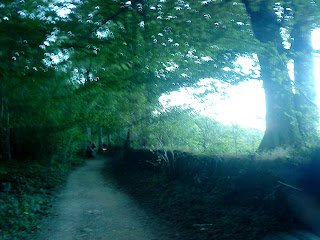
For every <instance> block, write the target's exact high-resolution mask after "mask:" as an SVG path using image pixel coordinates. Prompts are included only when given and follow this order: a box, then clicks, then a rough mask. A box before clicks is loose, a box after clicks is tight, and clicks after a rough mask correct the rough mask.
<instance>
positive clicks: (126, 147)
mask: <svg viewBox="0 0 320 240" xmlns="http://www.w3.org/2000/svg"><path fill="white" fill-rule="evenodd" d="M124 149H125V150H128V149H130V129H128V132H127V138H126V141H125V143H124Z"/></svg>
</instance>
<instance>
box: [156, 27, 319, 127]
mask: <svg viewBox="0 0 320 240" xmlns="http://www.w3.org/2000/svg"><path fill="white" fill-rule="evenodd" d="M312 41H313V47H314V49H315V50H320V29H316V30H314V31H313V36H312ZM254 58H255V57H254V56H253V59H254ZM253 59H249V58H242V57H241V59H240V60H239V61H237V63H236V64H239V65H241V68H242V71H243V72H244V73H249V72H250V71H253V72H254V73H255V74H258V73H257V72H259V68H258V67H255V66H254V60H253ZM293 64H294V63H293V62H290V63H289V64H288V69H289V75H290V77H291V78H292V79H293V77H294V74H293ZM315 78H316V88H317V89H320V54H315ZM212 80H213V79H202V80H200V84H198V87H199V88H181V89H180V90H179V91H175V92H171V93H169V94H163V95H162V96H161V97H160V99H159V101H160V103H161V104H162V105H163V106H164V107H172V106H183V107H187V106H190V107H192V108H193V109H195V110H196V111H197V112H199V113H200V114H202V115H205V116H208V117H212V118H214V119H216V120H217V121H220V122H221V123H224V124H237V125H240V126H242V127H245V128H257V129H260V130H264V129H265V114H266V109H265V94H264V90H263V87H262V82H261V81H258V80H249V81H247V82H242V83H240V84H238V85H237V86H229V87H228V88H227V89H226V93H227V95H228V96H229V97H226V98H224V97H222V95H221V94H219V93H214V92H213V93H210V94H208V95H207V96H205V97H203V98H201V99H199V98H197V97H195V93H196V92H198V93H199V92H204V91H205V89H206V88H210V87H211V84H210V81H212ZM209 90H212V89H209ZM319 95H320V91H319V90H318V97H317V105H318V106H320V96H319Z"/></svg>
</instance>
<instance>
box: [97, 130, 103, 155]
mask: <svg viewBox="0 0 320 240" xmlns="http://www.w3.org/2000/svg"><path fill="white" fill-rule="evenodd" d="M102 130H103V127H99V146H98V152H99V153H103V146H102Z"/></svg>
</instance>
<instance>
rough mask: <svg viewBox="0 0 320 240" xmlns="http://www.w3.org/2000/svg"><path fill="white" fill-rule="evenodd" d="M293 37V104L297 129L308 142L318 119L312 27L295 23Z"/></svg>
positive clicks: (314, 130) (315, 128)
mask: <svg viewBox="0 0 320 240" xmlns="http://www.w3.org/2000/svg"><path fill="white" fill-rule="evenodd" d="M293 37H294V44H293V50H294V56H293V58H294V79H295V80H294V82H295V87H296V88H295V89H296V94H295V104H296V110H297V111H298V123H299V130H300V133H301V135H302V136H303V138H304V140H305V141H306V142H309V143H310V139H312V136H313V135H314V134H316V131H317V127H318V120H319V119H318V108H317V106H316V83H315V75H314V57H313V47H312V29H311V28H310V27H308V26H305V25H304V24H296V25H295V26H294V31H293Z"/></svg>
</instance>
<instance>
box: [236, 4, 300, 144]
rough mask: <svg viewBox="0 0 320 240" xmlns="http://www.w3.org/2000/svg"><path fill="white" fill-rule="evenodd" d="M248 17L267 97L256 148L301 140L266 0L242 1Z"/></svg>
mask: <svg viewBox="0 0 320 240" xmlns="http://www.w3.org/2000/svg"><path fill="white" fill-rule="evenodd" d="M242 2H243V3H244V4H245V6H246V10H247V13H248V15H249V16H250V17H251V24H252V29H253V32H254V34H255V37H256V39H257V40H259V41H260V43H261V48H260V49H257V54H258V59H259V63H260V67H261V77H262V80H263V87H264V90H265V97H266V131H265V134H264V137H263V139H262V141H261V143H260V146H259V150H270V149H274V148H276V147H287V146H295V145H299V144H300V143H301V136H300V134H299V130H298V124H297V117H296V113H295V105H294V94H293V91H292V85H291V81H290V77H289V74H288V69H287V65H286V62H285V61H284V60H283V59H282V57H281V55H282V54H283V53H284V48H283V45H282V41H283V40H282V37H281V35H280V24H279V23H278V22H277V16H276V14H275V12H274V10H273V8H272V5H269V3H270V2H269V1H259V2H255V1H250V0H242Z"/></svg>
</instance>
